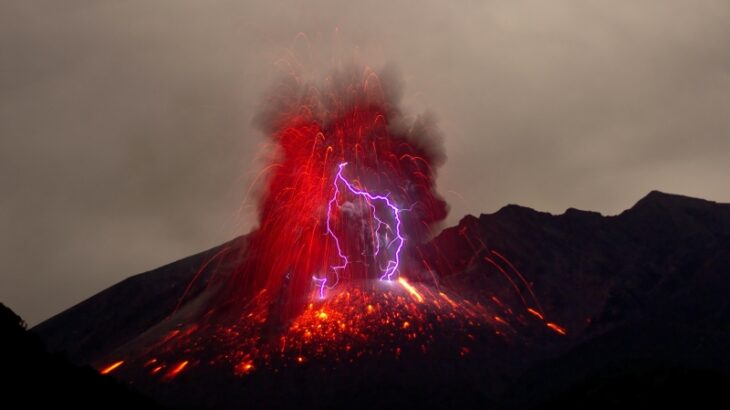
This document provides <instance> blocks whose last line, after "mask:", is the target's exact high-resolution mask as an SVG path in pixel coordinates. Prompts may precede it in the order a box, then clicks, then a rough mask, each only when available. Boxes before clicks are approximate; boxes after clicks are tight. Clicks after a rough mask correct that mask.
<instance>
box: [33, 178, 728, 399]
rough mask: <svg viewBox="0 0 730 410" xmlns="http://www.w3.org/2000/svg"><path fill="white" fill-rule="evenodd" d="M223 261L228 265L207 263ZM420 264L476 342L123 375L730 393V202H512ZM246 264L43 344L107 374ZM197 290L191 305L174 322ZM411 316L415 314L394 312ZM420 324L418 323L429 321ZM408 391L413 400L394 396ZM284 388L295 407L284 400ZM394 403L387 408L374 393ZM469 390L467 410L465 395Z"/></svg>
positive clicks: (78, 311)
mask: <svg viewBox="0 0 730 410" xmlns="http://www.w3.org/2000/svg"><path fill="white" fill-rule="evenodd" d="M223 251H225V255H223V256H222V257H220V258H218V259H217V262H216V264H215V265H210V266H202V265H204V262H205V261H207V260H209V259H210V258H211V256H212V255H215V254H217V253H218V252H223ZM419 251H420V254H421V256H422V257H423V263H424V266H425V267H426V268H427V269H428V270H429V271H430V272H435V277H433V278H430V279H428V280H426V281H425V282H423V283H422V284H419V285H417V286H419V287H418V289H419V290H420V291H421V292H429V289H435V290H434V291H433V292H435V293H433V295H435V297H436V298H438V293H439V292H441V293H443V292H446V294H448V295H452V296H453V295H459V297H463V298H464V300H471V301H476V302H475V303H476V305H475V306H477V307H480V308H483V309H484V311H485V314H484V316H483V317H484V318H486V319H485V320H487V321H486V322H483V325H482V326H477V328H474V327H469V329H470V330H468V331H466V330H464V329H465V327H463V326H462V327H453V326H451V327H450V325H441V324H439V325H437V327H436V328H432V327H430V328H432V330H430V331H428V332H426V333H421V334H419V335H418V337H421V336H424V337H425V336H427V337H428V338H430V339H429V340H431V341H430V342H429V343H431V344H429V346H430V347H429V351H428V353H426V351H425V350H424V353H423V354H420V353H417V351H418V350H419V348H418V346H413V351H412V352H411V350H409V349H410V348H406V347H404V352H406V353H405V354H403V355H400V353H399V355H397V356H396V359H393V358H392V357H389V358H385V357H380V358H377V359H376V358H373V359H368V360H360V361H355V362H354V364H352V365H349V367H348V366H346V367H344V368H342V367H338V368H337V369H338V370H330V371H327V372H324V368H325V367H327V366H331V365H333V364H334V363H335V362H332V361H328V360H329V359H327V360H325V359H322V360H321V361H319V362H312V363H308V364H307V366H305V367H294V368H285V369H280V370H281V371H279V370H276V371H274V370H271V369H267V368H260V369H257V370H256V371H255V372H254V373H253V374H251V375H250V376H247V377H246V378H245V379H244V381H243V382H242V381H241V379H240V378H233V377H231V376H230V375H229V373H221V372H220V371H219V370H216V369H214V368H211V369H207V370H206V369H205V368H204V366H202V364H201V365H199V367H198V368H199V370H198V371H197V373H195V372H193V371H192V370H191V373H189V374H186V375H184V376H185V377H181V378H180V379H176V380H174V381H173V382H168V383H163V384H160V383H158V382H155V381H149V380H146V379H140V377H141V375H140V374H139V372H136V371H133V370H124V371H123V372H122V373H120V374H119V377H121V378H123V379H125V378H128V379H129V380H136V381H137V383H138V387H140V388H142V389H143V390H144V391H145V392H147V393H148V394H151V395H152V396H153V397H155V398H156V399H158V400H160V401H161V402H163V403H168V404H175V403H178V404H183V403H186V404H190V403H193V404H194V403H197V404H201V405H202V404H206V405H211V406H216V407H236V405H237V404H239V403H240V402H241V401H242V400H254V399H255V401H254V402H255V403H258V404H256V405H255V407H270V406H271V405H275V404H278V405H294V404H296V405H298V406H300V407H323V406H324V407H326V406H341V405H343V404H345V403H347V404H348V405H350V406H355V407H363V408H369V407H372V406H377V405H378V403H380V404H383V403H386V402H387V403H391V404H392V403H398V402H401V401H405V402H406V403H411V404H413V403H421V405H423V406H427V407H428V406H429V404H430V406H434V405H436V404H435V403H440V405H443V406H449V405H457V404H458V405H459V406H461V407H484V406H497V405H500V403H501V405H504V406H507V407H533V406H539V405H540V404H541V403H547V402H551V401H552V402H559V403H581V405H585V404H586V400H588V401H590V397H594V396H590V395H589V396H588V398H586V397H584V393H585V392H586V389H594V390H596V389H597V388H596V383H597V382H596V380H604V381H605V380H609V381H610V382H607V383H608V384H605V383H604V384H601V383H603V382H601V383H599V385H600V386H614V387H611V388H613V389H615V388H625V389H626V391H630V390H631V389H632V388H634V387H636V386H637V384H636V383H634V382H632V381H631V380H632V379H631V377H629V376H631V375H635V374H646V375H649V376H647V377H650V378H655V379H656V380H658V382H657V384H656V386H659V387H658V388H657V389H655V390H656V391H654V393H653V394H655V395H660V394H662V392H665V390H666V391H668V390H671V389H672V388H671V386H673V385H674V384H673V383H676V381H677V380H685V379H686V378H685V379H683V377H685V376H687V375H701V376H702V377H703V378H708V380H725V379H724V378H725V377H726V374H728V373H729V372H730V350H729V349H728V346H730V302H729V300H730V298H728V297H727V295H730V205H728V204H718V203H714V202H710V201H705V200H701V199H694V198H688V197H683V196H678V195H669V194H664V193H660V192H652V193H650V194H649V195H647V196H646V197H645V198H643V199H641V200H640V201H639V202H638V203H637V204H636V205H635V206H634V207H632V208H631V209H629V210H627V211H625V212H623V213H621V214H620V215H616V216H609V217H604V216H602V215H600V214H597V213H594V212H586V211H579V210H575V209H569V210H567V211H566V212H565V213H564V214H562V215H550V214H547V213H542V212H537V211H534V210H531V209H529V208H524V207H519V206H516V205H509V206H506V207H504V208H502V209H501V210H499V211H498V212H496V213H494V214H490V215H480V216H479V217H474V216H467V217H465V218H463V219H462V220H461V221H460V223H459V224H458V225H457V226H455V227H452V228H447V229H445V230H444V231H443V232H442V233H441V234H440V235H438V236H437V237H436V238H434V239H433V240H432V241H431V242H430V243H428V244H425V245H423V246H422V247H421V248H420V249H419ZM242 258H245V238H239V239H236V240H234V241H231V242H230V243H228V244H224V245H222V246H221V247H218V248H214V249H211V250H209V251H206V252H203V253H201V254H198V255H194V256H192V257H190V258H186V259H183V260H181V261H178V262H174V263H172V264H169V265H166V266H164V267H162V268H159V269H156V270H153V271H150V272H147V273H145V274H142V275H138V276H135V277H133V278H130V279H128V280H126V281H123V282H121V283H120V284H118V285H115V286H113V287H111V288H109V289H107V290H105V291H104V292H101V293H99V294H98V295H95V296H93V297H92V298H90V299H88V300H87V301H85V302H82V303H81V304H79V305H77V306H75V307H73V308H71V309H69V310H68V311H66V312H62V313H60V314H59V315H57V316H55V317H54V318H51V319H49V320H48V321H46V322H44V323H42V324H40V325H38V326H37V327H35V328H34V329H33V331H34V332H36V333H37V334H38V335H40V336H41V337H42V338H43V339H44V340H46V342H47V343H48V345H49V347H50V348H51V349H52V350H54V351H65V352H67V353H68V354H69V355H70V356H71V357H72V358H73V359H74V360H75V361H76V362H78V363H92V364H95V365H97V366H98V365H101V364H103V363H105V361H110V360H112V359H114V358H115V357H117V356H118V355H120V354H128V353H129V352H133V351H139V350H140V349H141V347H142V346H145V345H146V344H149V343H150V342H151V341H154V340H156V339H159V338H160V337H161V335H164V334H166V333H165V332H169V331H171V330H173V329H176V327H175V326H178V323H182V322H184V321H185V318H188V317H192V315H198V314H200V312H201V306H204V305H205V300H206V298H209V297H213V296H212V295H214V294H215V290H216V288H215V287H216V286H217V285H218V284H220V283H224V280H222V281H216V280H211V278H212V277H213V275H222V276H223V278H224V277H225V275H226V273H227V272H229V271H230V270H231V268H232V267H233V266H236V264H238V263H240V261H241V260H242ZM201 266H202V268H201ZM425 270H426V269H424V271H425ZM509 272H515V274H514V275H512V274H510V273H509ZM510 275H512V276H510ZM193 278H195V280H194V281H193ZM523 278H524V280H522V279H523ZM190 283H192V285H191V286H190V289H189V290H188V291H187V292H185V289H186V287H188V284H190ZM183 293H185V295H186V296H185V300H184V302H185V303H183V304H182V306H181V308H180V309H179V310H177V311H175V307H176V306H177V305H178V301H179V299H180V297H181V295H182V294H183ZM394 297H396V298H397V297H404V298H407V297H408V295H407V294H403V295H402V296H399V295H398V294H396V295H395V296H394ZM447 299H448V297H447ZM448 300H450V299H448ZM434 306H436V307H434V308H433V309H436V310H433V311H430V310H429V309H431V308H428V307H425V306H424V307H422V308H421V309H422V313H420V314H419V315H421V316H422V317H424V318H431V319H426V322H423V323H424V325H425V326H430V325H428V323H427V322H428V321H429V320H430V321H432V322H433V321H434V320H436V318H439V317H441V316H440V315H441V314H442V313H440V312H441V311H440V310H438V309H441V308H438V306H440V305H438V304H437V305H434ZM530 306H531V307H533V308H534V310H537V311H539V314H540V316H542V315H544V316H545V318H546V319H545V320H546V322H547V321H548V320H549V321H550V323H549V324H554V323H557V324H559V326H557V327H556V329H563V330H565V331H567V335H565V336H563V337H560V336H556V335H555V334H551V333H549V332H548V333H545V331H543V330H540V329H544V327H540V326H539V325H540V323H541V322H539V321H537V320H536V319H535V318H530V315H529V314H524V313H521V312H524V309H525V308H527V307H530ZM173 311H175V313H174V315H173ZM453 314H457V316H453ZM403 315H408V312H406V311H403V312H400V313H396V316H401V317H402V316H403ZM449 315H451V316H453V317H456V318H457V319H455V320H462V321H463V323H467V322H469V323H471V324H473V320H471V319H469V318H468V317H467V316H464V319H459V318H460V317H461V316H458V312H457V311H454V313H449ZM421 316H419V317H421ZM419 317H416V318H409V321H410V322H411V324H413V323H416V320H419V319H418V318H419ZM505 319H506V322H505ZM479 320H482V319H479ZM498 322H499V323H498ZM437 323H441V322H440V319H439V321H437ZM480 323H481V322H480ZM478 324H479V323H477V325H478ZM470 326H471V325H470ZM404 327H405V324H404ZM179 329H182V328H179ZM553 330H555V329H553ZM563 330H561V332H563ZM429 332H431V333H429ZM455 332H456V333H455ZM459 332H463V333H464V336H468V337H469V338H471V339H470V340H472V341H470V342H469V343H471V344H469V346H470V347H469V349H467V350H466V351H464V350H462V354H464V352H467V355H468V356H467V357H468V360H461V359H459V357H458V355H457V356H456V357H452V356H449V355H447V354H446V353H445V352H447V351H448V349H447V347H448V346H449V345H452V344H455V343H458V344H459V346H462V345H463V346H464V347H466V345H465V344H464V343H465V342H464V340H462V338H461V336H458V333H459ZM495 332H496V334H497V337H495V336H494V335H495ZM402 336H403V335H401V334H396V335H395V336H389V338H388V337H385V336H383V337H376V338H374V339H371V340H369V341H368V342H367V343H369V344H366V345H364V348H367V346H371V345H373V344H377V345H378V346H385V345H387V344H389V343H398V345H399V346H401V345H403V343H405V344H406V345H407V343H408V342H407V340H406V339H403V340H401V337H402ZM200 340H202V339H196V342H195V343H198V342H199V341H200ZM473 340H477V342H474V341H473ZM459 346H456V348H457V349H456V350H458V348H459ZM218 348H219V347H215V348H214V349H218ZM208 350H210V349H208ZM398 352H400V350H398ZM439 352H441V353H439ZM337 360H339V359H337ZM637 363H638V364H637ZM257 365H258V364H257ZM338 366H339V365H338ZM332 369H334V367H333V368H332ZM677 369H679V370H677ZM363 374H372V375H375V374H377V375H378V376H377V377H374V378H363V377H362V375H363ZM404 374H406V375H408V376H407V378H405V379H404V377H403V376H402V375H404ZM617 375H618V376H617ZM678 375H679V376H678ZM708 375H709V376H708ZM664 376H666V377H664ZM663 377H664V378H663ZM687 377H689V376H687ZM692 377H694V376H692ZM617 378H618V382H617V381H616V380H617ZM662 380H664V381H667V380H669V381H671V382H666V383H664V384H662ZM687 380H688V379H687ZM702 380H705V379H702ZM214 381H215V382H214ZM353 383H354V385H356V386H357V388H354V387H352V384H353ZM627 383H628V384H627ZM632 383H633V384H632ZM398 384H400V385H403V386H407V387H405V388H402V389H396V390H393V388H394V387H393V386H394V385H398ZM212 386H217V387H215V388H213V387H212ZM315 386H318V387H315ZM348 386H350V387H348ZM426 386H429V387H427V388H426ZM616 386H619V387H616ZM620 386H623V387H620ZM661 386H664V387H661ZM693 386H694V388H693V389H690V390H691V391H690V390H688V392H689V393H692V394H700V393H702V394H704V396H705V397H707V396H708V394H709V393H708V392H707V391H702V386H700V385H696V383H695V384H693ZM707 386H714V384H712V383H709V382H708V383H707ZM353 388H354V389H355V390H353ZM423 388H426V390H422V389H423ZM665 388H666V389H665ZM708 388H709V387H708ZM281 389H284V390H286V391H287V392H288V393H287V395H285V396H283V397H282V396H281V395H279V394H278V393H277V392H278V391H279V390H281ZM663 389H664V390H663ZM667 389H668V390H667ZM208 390H211V391H208ZM368 391H371V392H373V393H372V394H373V395H375V397H372V396H368V397H367V398H361V400H360V401H359V402H358V403H357V405H355V404H353V403H351V401H350V399H349V397H351V396H352V395H362V394H363V393H362V392H368ZM382 391H385V393H382V395H381V396H377V395H376V393H375V392H382ZM415 391H421V393H418V394H416V393H414V392H415ZM596 391H603V390H601V389H600V388H598V389H597V390H596ZM345 392H349V393H347V394H345ZM456 392H459V394H458V396H459V400H458V403H457V402H454V401H453V399H454V397H452V396H455V395H457V393H456ZM561 392H562V393H561ZM614 393H616V392H614ZM689 393H687V394H689ZM561 394H562V396H561ZM566 395H567V396H566ZM710 395H711V394H710ZM366 396H367V394H366ZM619 396H621V395H620V394H619V395H618V396H617V397H619ZM376 397H377V399H376ZM595 397H600V395H597V396H595ZM595 397H594V398H595ZM625 397H626V400H633V399H634V398H635V396H632V395H630V394H629V395H626V396H625ZM632 397H633V398H632ZM652 397H653V398H650V399H649V400H657V397H658V396H657V397H654V396H652ZM576 398H579V399H576ZM644 398H646V397H644ZM572 399H576V400H572ZM571 400H572V401H571ZM368 403H369V404H368Z"/></svg>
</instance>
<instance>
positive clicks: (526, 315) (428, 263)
mask: <svg viewBox="0 0 730 410" xmlns="http://www.w3.org/2000/svg"><path fill="white" fill-rule="evenodd" d="M268 95H269V98H268V99H267V101H266V102H265V104H264V107H265V108H264V110H263V111H262V113H261V114H260V115H259V116H258V123H259V125H261V127H262V129H263V130H264V132H265V133H266V135H267V136H268V137H269V138H270V140H272V141H273V144H271V146H270V153H271V155H270V157H271V158H272V159H271V162H270V163H269V164H267V165H266V166H265V168H264V170H263V171H262V172H261V174H260V177H261V178H259V179H261V180H264V181H266V182H265V183H264V189H263V190H262V194H261V197H260V203H259V227H258V228H257V229H256V230H254V231H253V232H251V233H250V234H248V235H247V236H245V237H242V238H239V239H236V240H234V241H231V242H229V243H228V244H225V245H223V246H221V247H219V248H217V249H214V250H211V251H210V252H208V253H206V254H205V256H204V257H201V259H199V260H198V259H196V261H197V262H195V263H194V264H193V265H191V267H194V269H195V274H193V275H191V278H192V279H191V280H189V282H188V284H187V287H186V288H185V289H184V291H182V290H181V292H180V293H179V294H177V295H174V296H175V297H176V300H177V302H176V306H174V309H171V310H170V311H168V312H167V313H165V318H164V319H162V320H160V321H159V322H157V323H156V324H154V325H152V324H148V325H146V326H148V327H146V328H145V329H146V330H145V331H144V332H142V333H141V334H137V335H134V336H133V337H131V338H130V339H129V340H127V341H125V342H124V343H123V344H121V345H117V347H116V348H114V349H111V350H105V351H104V352H103V353H100V354H99V355H98V356H96V357H94V358H93V362H94V363H95V365H96V366H97V367H98V369H99V370H100V372H101V373H103V374H113V375H114V376H116V377H118V378H121V379H124V380H127V381H129V382H131V383H134V384H135V385H136V386H138V387H139V388H141V389H142V390H143V391H148V392H151V393H152V394H153V395H155V396H158V397H159V396H160V395H162V396H168V398H169V399H170V400H171V401H172V402H175V401H176V400H177V399H176V396H174V395H173V392H175V389H170V387H169V386H170V383H173V384H175V383H182V385H185V384H186V383H192V382H193V381H194V380H201V378H207V379H211V380H218V382H217V383H224V384H225V383H230V380H229V379H231V378H232V379H235V380H240V378H245V379H251V380H252V378H254V379H256V377H259V379H256V380H259V381H258V382H256V383H254V382H251V383H253V384H251V385H250V388H247V389H243V390H240V391H239V387H236V388H235V391H236V392H237V393H236V394H241V395H246V396H247V397H251V395H259V394H264V393H262V392H263V391H265V390H266V389H264V388H263V387H262V385H261V384H260V383H264V384H266V383H268V382H266V381H265V380H269V379H268V377H271V375H273V374H278V375H279V376H277V377H279V378H285V379H286V378H290V377H293V378H297V377H307V378H309V379H311V378H312V377H314V378H316V377H319V376H316V375H320V376H321V375H322V374H323V373H322V372H325V373H327V374H329V376H328V377H332V375H333V374H336V372H345V375H346V376H343V377H345V378H347V377H350V376H347V375H356V374H361V373H362V372H367V373H368V374H380V376H378V377H379V378H382V379H383V380H387V379H388V378H390V377H392V376H393V375H394V374H397V373H398V372H399V371H398V370H395V368H394V367H393V366H396V367H397V366H400V365H399V364H398V363H404V361H405V362H408V363H411V365H409V367H408V368H409V369H411V371H418V370H417V369H419V368H421V369H422V371H424V372H426V373H425V374H429V373H434V374H441V373H443V372H447V374H448V372H449V371H450V370H448V369H449V368H450V366H451V365H450V363H452V362H453V361H454V360H457V361H459V360H466V361H467V362H466V363H475V364H474V365H473V366H471V365H467V369H468V371H467V372H466V373H465V374H464V375H462V376H460V377H468V378H472V379H473V380H479V379H480V378H482V377H484V375H483V374H481V373H479V372H480V370H478V366H477V365H476V363H480V362H482V361H484V360H487V359H488V360H490V362H492V363H494V362H497V361H500V360H502V361H509V363H510V364H509V366H511V367H514V368H518V367H519V363H520V362H521V361H522V360H524V359H523V357H522V356H523V353H522V352H524V351H526V350H525V349H528V348H531V347H530V346H535V345H540V344H541V343H544V341H545V340H548V341H550V342H549V344H551V343H553V342H552V341H555V343H559V339H560V338H561V337H562V336H564V335H566V333H567V331H566V329H565V328H563V327H562V326H561V325H558V324H556V323H553V322H550V321H548V318H547V315H546V313H545V312H544V311H543V309H542V307H541V304H540V302H539V301H538V299H537V297H536V296H535V292H534V291H533V289H532V283H531V282H530V281H529V280H528V279H527V278H526V277H525V275H523V274H522V273H521V272H520V271H519V270H518V269H517V267H516V266H515V265H514V264H513V263H512V262H510V260H508V259H507V257H506V256H504V255H503V253H501V252H499V251H497V250H495V249H492V248H491V247H490V246H488V244H487V242H486V241H485V239H484V235H483V234H484V233H483V232H479V231H475V230H473V229H471V228H469V227H466V226H465V227H460V228H459V229H458V233H457V238H455V240H447V241H445V242H444V241H434V240H433V237H434V228H435V226H436V225H437V224H438V223H439V222H440V221H442V220H443V219H444V218H445V217H446V214H447V205H446V203H445V201H444V200H443V199H442V198H441V197H440V196H439V195H438V194H437V193H436V191H435V177H436V173H435V170H436V168H437V166H439V165H440V164H441V163H442V162H443V160H444V158H445V156H444V154H443V152H442V148H441V140H440V137H439V135H440V134H439V133H438V130H437V129H436V127H435V124H434V121H433V120H432V119H431V117H429V116H420V117H415V118H411V117H408V116H405V115H404V114H403V113H402V111H401V110H400V108H399V101H398V100H399V97H398V96H399V88H398V86H397V82H395V81H393V79H392V77H390V76H388V75H387V74H385V75H376V73H375V72H373V71H372V70H370V69H367V68H365V69H360V68H357V67H354V66H352V67H349V68H347V69H341V70H336V71H334V72H333V73H332V74H331V75H330V76H328V77H326V78H325V79H324V80H323V81H322V82H321V83H320V84H315V83H308V82H304V81H302V80H301V77H299V76H295V75H293V76H290V77H286V78H285V79H284V80H282V81H281V82H279V83H278V84H277V86H276V87H274V88H273V90H272V91H271V92H270V94H268ZM442 236H443V235H442ZM457 273H467V274H470V275H471V274H472V273H474V274H476V275H477V276H474V278H476V279H470V280H477V281H482V282H480V283H479V284H477V286H475V284H474V283H472V284H469V283H467V282H464V280H463V279H458V280H455V279H452V276H457V275H455V274H457ZM484 278H486V279H484ZM485 280H486V282H484V281H485ZM155 309H158V310H160V311H162V310H164V309H165V308H164V307H157V306H156V307H155ZM151 320H152V319H151ZM151 323H152V322H151ZM381 359H386V361H385V362H381V361H380V360H381ZM444 366H446V367H444ZM470 366H471V367H470ZM356 369H359V370H356ZM257 375H258V376H257ZM305 375H306V376H305ZM438 377H441V376H438ZM438 377H434V380H437V379H438ZM262 380H263V381H262ZM257 383H258V384H257ZM288 383H291V382H288ZM257 386H258V387H257ZM262 389H263V390H262ZM322 389H324V390H326V388H325V387H323V388H322ZM190 394H192V393H191V392H186V393H185V394H184V395H183V396H185V397H189V396H190ZM170 395H173V396H170Z"/></svg>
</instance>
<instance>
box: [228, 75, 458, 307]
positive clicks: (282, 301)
mask: <svg viewBox="0 0 730 410" xmlns="http://www.w3.org/2000/svg"><path fill="white" fill-rule="evenodd" d="M399 95H400V90H399V87H398V84H397V82H396V81H394V78H393V77H392V75H390V74H388V73H387V72H386V73H385V74H381V75H378V74H376V73H375V72H374V71H373V70H371V69H369V68H360V67H356V66H350V67H347V68H343V69H339V70H335V71H334V72H333V73H332V74H331V75H330V76H328V77H326V78H325V79H324V81H322V83H321V84H312V83H308V82H304V81H302V80H301V79H300V78H299V77H298V76H291V77H287V78H285V79H283V80H281V81H280V82H279V83H278V84H277V86H276V87H274V89H273V91H272V92H271V94H270V96H269V99H268V101H267V105H266V106H265V109H264V110H263V112H262V114H261V115H259V117H258V123H259V124H260V125H261V127H262V128H263V130H264V131H265V133H266V134H267V135H268V136H269V137H270V138H271V139H272V140H273V142H274V144H273V145H274V147H275V150H276V155H275V159H274V160H273V161H272V163H271V164H269V165H268V167H267V168H266V169H267V170H269V172H270V174H269V179H268V184H267V187H266V190H265V192H264V194H263V196H262V198H261V202H260V205H259V221H260V226H259V228H258V229H257V230H256V231H255V232H254V233H253V234H252V235H251V237H250V242H249V246H248V249H247V262H246V263H244V264H242V265H241V267H240V268H239V269H238V270H237V271H236V272H235V274H234V275H233V278H232V281H233V282H232V286H230V294H229V295H228V297H229V299H231V300H233V301H234V302H235V301H239V302H246V301H248V300H249V299H251V298H252V297H253V296H254V295H257V294H259V292H261V291H262V290H265V292H266V293H267V294H268V295H270V298H269V299H267V300H269V301H272V300H273V301H276V303H277V304H278V305H279V307H278V310H277V311H276V312H274V311H272V315H273V316H279V318H278V319H281V320H282V321H285V320H288V319H291V318H292V317H294V316H295V315H296V314H297V313H299V312H301V310H302V308H303V307H304V306H305V305H306V304H307V303H308V301H309V300H310V299H311V297H313V296H314V297H317V298H325V297H327V296H328V294H330V293H332V292H336V289H337V287H338V286H340V285H343V284H347V283H353V282H356V281H364V282H367V280H368V279H379V280H384V281H393V280H397V279H398V277H399V275H401V274H404V273H406V272H409V273H411V272H412V274H414V275H415V274H416V273H417V272H418V271H419V270H420V265H418V264H415V263H414V262H413V260H414V258H413V250H414V246H415V245H416V244H419V243H422V242H424V241H425V240H427V239H429V237H430V236H431V229H432V227H433V225H434V224H436V223H437V222H439V221H441V220H443V219H444V218H445V217H446V213H447V206H446V203H445V202H444V201H443V200H442V199H441V197H440V196H439V195H438V194H437V193H436V192H435V185H434V179H435V176H436V175H435V169H436V167H437V166H438V165H439V164H440V163H441V162H442V161H443V159H444V155H443V151H442V149H441V145H440V139H439V138H438V132H437V130H436V129H435V126H434V122H433V120H432V119H431V118H430V117H427V116H421V117H417V118H413V119H410V120H409V119H408V118H406V117H405V116H404V115H403V114H402V111H401V110H400V108H399ZM272 320H276V318H272Z"/></svg>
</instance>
